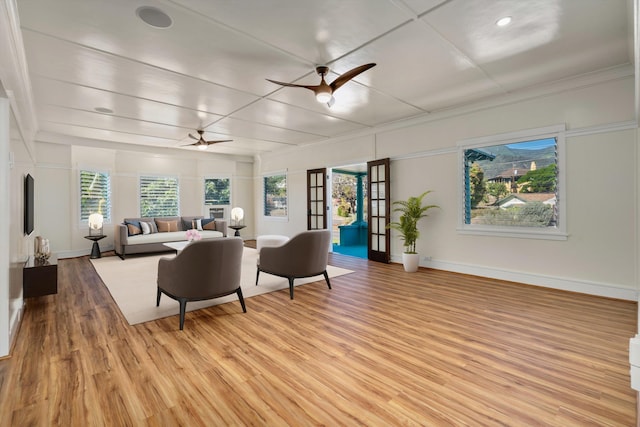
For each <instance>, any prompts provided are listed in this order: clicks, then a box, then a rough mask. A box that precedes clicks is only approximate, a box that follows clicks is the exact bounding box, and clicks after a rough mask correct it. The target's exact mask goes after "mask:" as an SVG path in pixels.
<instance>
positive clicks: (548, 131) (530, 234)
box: [457, 124, 568, 240]
mask: <svg viewBox="0 0 640 427" xmlns="http://www.w3.org/2000/svg"><path fill="white" fill-rule="evenodd" d="M565 133H566V126H565V125H564V124H561V125H554V126H548V127H543V128H536V129H528V130H522V131H518V132H509V133H503V134H497V135H491V136H485V137H480V138H471V139H465V140H462V141H460V142H458V144H457V145H458V167H459V173H458V228H457V231H458V233H460V234H471V235H474V234H475V235H482V236H501V237H512V238H524V239H547V240H567V238H568V235H567V207H566V199H567V195H566V194H567V186H566V179H565V170H566V159H565V152H566V142H565ZM545 138H555V139H556V143H557V159H556V161H557V163H556V164H557V169H558V182H557V200H556V204H557V208H558V224H557V226H555V227H546V228H537V227H508V226H497V225H486V224H466V223H465V214H464V212H465V197H466V194H465V178H464V151H465V150H467V149H471V148H479V149H481V148H483V147H489V146H494V145H506V144H515V143H518V142H526V141H532V140H538V139H545Z"/></svg>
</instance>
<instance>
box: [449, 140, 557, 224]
mask: <svg viewBox="0 0 640 427" xmlns="http://www.w3.org/2000/svg"><path fill="white" fill-rule="evenodd" d="M558 141H559V139H558V136H557V135H545V136H544V137H541V138H535V139H526V140H515V141H513V142H508V143H501V144H494V145H488V144H487V145H482V144H481V145H473V146H472V147H467V148H464V149H463V150H462V161H463V170H464V196H463V198H464V200H463V212H462V215H461V219H462V222H463V224H462V229H463V230H484V231H487V230H491V229H494V230H503V231H504V232H506V233H509V232H511V231H513V230H516V229H517V230H523V229H524V230H529V232H533V233H549V232H552V233H553V232H554V231H556V230H558V229H559V225H560V207H559V203H558V200H559V191H560V189H561V188H560V187H561V185H560V179H559V166H558V165H559V161H558V158H559V157H558V152H559V150H558V147H559V143H558Z"/></svg>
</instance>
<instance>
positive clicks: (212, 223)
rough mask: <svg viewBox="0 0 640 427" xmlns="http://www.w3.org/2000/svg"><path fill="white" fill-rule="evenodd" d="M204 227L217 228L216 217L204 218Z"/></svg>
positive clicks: (207, 228) (204, 228) (205, 228)
mask: <svg viewBox="0 0 640 427" xmlns="http://www.w3.org/2000/svg"><path fill="white" fill-rule="evenodd" d="M202 229H203V230H213V231H215V230H216V219H215V218H205V219H203V220H202Z"/></svg>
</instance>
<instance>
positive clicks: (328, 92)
mask: <svg viewBox="0 0 640 427" xmlns="http://www.w3.org/2000/svg"><path fill="white" fill-rule="evenodd" d="M375 65H376V64H375V63H370V64H364V65H360V66H359V67H356V68H353V69H352V70H349V71H347V72H346V73H344V74H341V75H340V76H338V78H337V79H335V80H334V81H332V82H331V84H328V83H327V82H326V81H325V80H324V76H326V75H327V73H328V72H329V67H327V66H324V65H322V66H319V67H316V72H317V73H318V75H319V76H320V84H318V85H315V86H314V85H298V84H295V83H285V82H279V81H276V80H271V79H267V80H268V81H270V82H271V83H275V84H277V85H280V86H288V87H301V88H304V89H309V90H310V91H312V92H313V93H314V94H315V95H316V100H317V101H318V102H320V103H323V104H325V103H326V104H327V106H328V107H331V106H332V105H333V104H334V103H335V101H336V100H335V98H334V97H333V94H334V92H335V91H336V90H338V89H339V88H340V87H341V86H342V85H343V84H345V83H346V82H348V81H349V80H351V79H353V78H354V77H356V76H357V75H358V74H360V73H363V72H365V71H367V70H368V69H369V68H372V67H375Z"/></svg>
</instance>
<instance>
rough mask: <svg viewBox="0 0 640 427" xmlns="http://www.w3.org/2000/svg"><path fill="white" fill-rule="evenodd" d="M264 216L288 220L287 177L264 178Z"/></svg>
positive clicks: (272, 176)
mask: <svg viewBox="0 0 640 427" xmlns="http://www.w3.org/2000/svg"><path fill="white" fill-rule="evenodd" d="M263 184H264V216H268V217H279V218H286V217H287V215H288V202H287V175H286V174H277V175H268V176H265V177H264V181H263Z"/></svg>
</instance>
